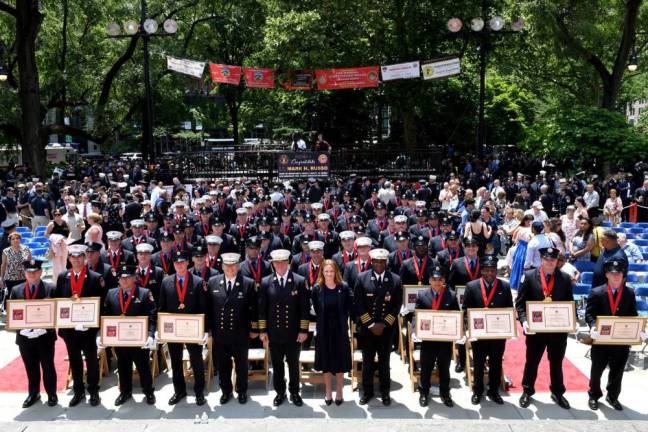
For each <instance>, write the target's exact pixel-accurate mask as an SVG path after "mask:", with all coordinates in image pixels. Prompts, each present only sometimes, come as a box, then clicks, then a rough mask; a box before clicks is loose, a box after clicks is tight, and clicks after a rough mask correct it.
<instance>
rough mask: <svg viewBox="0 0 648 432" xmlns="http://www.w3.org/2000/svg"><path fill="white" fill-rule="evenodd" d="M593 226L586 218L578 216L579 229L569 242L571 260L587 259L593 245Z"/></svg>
mask: <svg viewBox="0 0 648 432" xmlns="http://www.w3.org/2000/svg"><path fill="white" fill-rule="evenodd" d="M593 231H594V226H593V225H592V222H591V221H590V220H589V219H588V218H580V222H579V229H578V231H577V232H576V234H575V235H574V237H573V238H572V241H571V243H570V244H569V256H570V259H571V261H589V260H590V255H591V251H592V248H593V247H594V233H593Z"/></svg>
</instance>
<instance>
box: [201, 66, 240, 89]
mask: <svg viewBox="0 0 648 432" xmlns="http://www.w3.org/2000/svg"><path fill="white" fill-rule="evenodd" d="M209 73H210V74H211V80H212V82H215V83H221V84H232V85H239V83H240V82H241V66H229V65H223V64H214V63H210V64H209Z"/></svg>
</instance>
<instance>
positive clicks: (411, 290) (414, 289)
mask: <svg viewBox="0 0 648 432" xmlns="http://www.w3.org/2000/svg"><path fill="white" fill-rule="evenodd" d="M426 289H430V287H428V286H425V285H403V307H404V308H405V309H407V312H414V307H415V306H416V296H417V295H418V293H419V291H424V290H426Z"/></svg>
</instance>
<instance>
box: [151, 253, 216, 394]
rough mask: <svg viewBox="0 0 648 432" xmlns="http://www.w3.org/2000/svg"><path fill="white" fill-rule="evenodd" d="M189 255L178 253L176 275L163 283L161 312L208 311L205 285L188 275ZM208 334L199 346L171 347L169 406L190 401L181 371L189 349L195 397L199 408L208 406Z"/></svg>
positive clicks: (165, 279) (186, 312) (176, 256)
mask: <svg viewBox="0 0 648 432" xmlns="http://www.w3.org/2000/svg"><path fill="white" fill-rule="evenodd" d="M189 260H190V257H189V253H188V252H182V251H177V252H175V253H174V255H173V267H174V269H175V274H174V275H171V276H167V277H165V278H164V280H163V281H162V289H161V290H160V305H159V311H160V312H170V313H180V314H202V313H205V310H206V297H207V296H206V293H205V289H204V287H203V281H202V279H200V278H199V277H198V276H194V275H192V274H191V273H190V272H189V271H188V269H187V268H188V266H189ZM208 337H209V334H208V333H205V334H204V336H203V339H202V341H201V342H200V343H188V344H183V343H168V344H167V346H168V347H169V355H170V356H171V369H172V371H173V390H174V393H173V396H172V397H171V399H169V405H175V404H177V403H178V402H180V401H181V400H182V399H184V398H185V397H187V387H186V383H185V379H184V372H183V367H182V351H183V348H184V347H185V346H186V347H187V351H188V352H189V360H190V362H191V369H192V370H193V376H194V393H195V394H196V405H199V406H200V405H204V404H205V396H204V390H205V372H204V365H203V359H202V351H203V346H204V345H206V344H207V338H208Z"/></svg>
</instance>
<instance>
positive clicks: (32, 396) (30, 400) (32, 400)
mask: <svg viewBox="0 0 648 432" xmlns="http://www.w3.org/2000/svg"><path fill="white" fill-rule="evenodd" d="M40 398H41V396H40V394H30V395H29V396H27V399H25V402H23V404H22V407H23V408H29V407H30V406H32V405H34V404H35V403H36V402H38V401H39V400H40Z"/></svg>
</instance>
